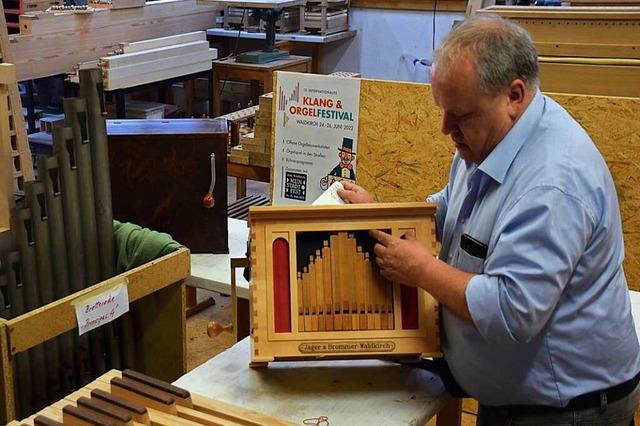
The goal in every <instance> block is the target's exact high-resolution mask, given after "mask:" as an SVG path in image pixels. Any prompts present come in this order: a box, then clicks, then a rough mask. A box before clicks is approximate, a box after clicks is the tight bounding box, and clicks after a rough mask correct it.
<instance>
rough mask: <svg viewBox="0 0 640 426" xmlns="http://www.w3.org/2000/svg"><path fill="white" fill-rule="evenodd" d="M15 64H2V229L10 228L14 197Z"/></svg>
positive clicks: (0, 179) (0, 145)
mask: <svg viewBox="0 0 640 426" xmlns="http://www.w3.org/2000/svg"><path fill="white" fill-rule="evenodd" d="M15 78H16V73H15V69H14V67H13V65H10V64H1V65H0V141H2V142H1V143H0V229H2V228H9V207H10V206H9V200H10V199H11V197H13V174H12V173H11V172H12V170H13V164H12V161H11V144H10V142H9V140H10V138H11V133H10V128H9V127H10V126H9V119H10V117H9V85H10V84H16V80H15Z"/></svg>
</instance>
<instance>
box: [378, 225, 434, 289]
mask: <svg viewBox="0 0 640 426" xmlns="http://www.w3.org/2000/svg"><path fill="white" fill-rule="evenodd" d="M369 235H370V236H371V237H372V238H374V239H375V240H376V241H377V244H376V245H375V247H374V248H373V251H374V252H375V254H376V256H377V257H376V263H377V264H378V266H379V267H380V273H381V274H382V276H383V277H385V278H387V279H389V280H391V281H395V282H397V283H401V284H405V285H408V286H411V287H416V286H418V285H419V284H420V283H421V282H422V281H424V279H425V276H426V274H427V271H426V269H427V267H428V262H429V261H430V260H432V259H433V256H432V255H431V253H430V252H429V250H428V249H427V247H425V245H424V244H422V243H421V242H420V241H418V240H417V239H416V237H414V236H413V235H412V234H405V235H403V236H402V238H398V237H394V236H392V235H389V234H387V233H386V232H383V231H379V230H377V229H373V230H371V231H369Z"/></svg>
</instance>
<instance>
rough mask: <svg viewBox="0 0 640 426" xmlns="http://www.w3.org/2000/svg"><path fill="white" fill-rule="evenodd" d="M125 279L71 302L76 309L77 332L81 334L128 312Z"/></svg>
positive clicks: (127, 294)
mask: <svg viewBox="0 0 640 426" xmlns="http://www.w3.org/2000/svg"><path fill="white" fill-rule="evenodd" d="M127 284H128V282H127V279H126V278H124V279H123V280H122V281H120V282H116V283H114V284H113V285H110V286H108V287H107V288H106V289H105V288H100V289H99V290H96V291H94V292H91V293H88V294H86V295H84V296H82V297H79V298H78V299H76V300H74V301H73V302H71V304H72V305H73V306H74V307H75V310H76V320H77V321H78V333H79V335H83V334H84V333H86V332H87V331H91V330H93V329H95V328H98V327H100V326H101V325H104V324H107V323H109V322H111V321H113V320H114V319H116V318H118V317H120V316H121V315H123V314H125V313H127V312H129V292H128V287H127Z"/></svg>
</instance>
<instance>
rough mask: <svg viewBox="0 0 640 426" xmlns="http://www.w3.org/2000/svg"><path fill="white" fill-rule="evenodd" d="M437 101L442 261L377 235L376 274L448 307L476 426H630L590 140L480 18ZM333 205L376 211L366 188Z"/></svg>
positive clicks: (520, 52)
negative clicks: (446, 157)
mask: <svg viewBox="0 0 640 426" xmlns="http://www.w3.org/2000/svg"><path fill="white" fill-rule="evenodd" d="M434 63H435V69H434V71H433V74H432V92H433V99H434V102H435V104H436V105H437V106H438V107H439V108H440V109H441V110H442V114H443V118H442V132H443V133H444V134H447V135H450V136H451V139H453V142H454V144H455V147H456V154H455V156H454V159H453V163H452V166H451V171H450V175H449V182H448V184H447V186H446V187H445V188H444V189H443V190H442V191H440V192H439V193H437V194H433V195H431V196H429V197H428V198H427V200H428V201H436V202H439V203H440V204H439V207H438V210H437V214H436V219H437V225H438V232H439V237H440V239H441V243H442V250H441V252H440V256H439V259H436V258H435V257H433V256H431V255H430V254H429V250H428V248H426V247H424V246H423V245H422V244H421V243H419V242H418V241H417V240H415V239H414V238H412V237H411V236H409V235H408V236H405V238H403V239H401V238H396V237H392V236H390V235H388V234H386V233H384V232H381V231H371V235H372V236H373V237H374V238H375V239H377V240H378V244H376V246H375V252H376V255H377V263H378V265H379V266H380V268H381V271H382V274H383V275H384V276H385V277H387V278H389V279H391V280H394V281H396V282H400V283H403V284H407V285H413V286H418V287H420V288H423V289H424V290H426V291H428V292H429V293H431V294H432V295H433V296H434V297H435V298H436V299H437V300H438V301H439V302H440V304H441V306H442V307H443V309H442V317H441V320H442V321H441V323H442V326H443V334H442V340H441V343H442V350H443V353H444V355H445V359H446V361H447V363H448V365H449V367H450V369H451V373H452V374H453V377H454V378H455V379H456V381H457V382H458V384H459V385H460V386H461V387H462V389H463V390H464V391H466V392H467V393H468V394H469V395H471V396H472V397H474V398H476V399H477V400H478V401H479V403H480V407H479V412H478V419H477V422H478V424H479V425H492V426H493V425H501V424H512V425H520V424H528V425H550V424H554V425H560V424H562V425H565V424H566V425H576V424H591V425H594V424H598V425H629V424H633V415H634V411H635V410H636V408H637V403H638V397H639V390H638V380H639V378H640V375H639V371H640V349H639V345H638V339H637V337H636V333H635V330H634V325H633V320H632V317H631V307H630V300H629V295H628V291H627V283H626V279H625V277H624V272H623V269H622V262H623V259H624V247H623V239H622V228H621V219H620V212H619V208H618V200H617V197H616V192H615V187H614V184H613V180H612V177H611V175H610V172H609V170H608V168H607V165H606V164H605V162H604V160H603V159H602V157H601V155H600V154H599V152H598V150H597V149H596V147H595V146H594V144H593V142H592V141H591V139H590V138H589V136H588V135H587V134H586V133H585V131H584V130H583V129H582V128H581V127H580V126H579V125H578V123H576V122H575V121H574V120H573V119H572V118H571V116H570V115H569V114H568V113H567V112H566V111H565V110H564V109H563V108H562V107H560V106H559V105H558V104H557V103H556V102H554V101H553V100H552V99H550V98H548V97H546V96H544V95H542V94H541V93H540V91H539V90H538V84H539V83H538V81H539V67H538V62H537V53H536V49H535V47H534V46H533V43H532V41H531V38H530V36H529V35H528V34H527V33H526V31H524V30H523V29H521V28H520V27H518V26H516V25H515V24H513V23H510V22H507V21H505V20H502V19H500V18H496V17H492V18H472V19H470V20H467V21H465V22H464V23H462V24H461V25H459V26H458V27H456V28H455V29H453V30H452V31H451V33H450V34H449V35H448V36H447V38H446V40H445V41H444V42H443V44H442V46H441V47H440V48H439V50H438V51H437V52H435V56H434ZM344 186H345V190H344V191H340V192H339V195H340V196H341V197H342V198H343V199H345V200H347V201H349V202H372V201H373V197H372V196H371V195H370V194H369V193H368V192H367V191H366V190H364V189H363V188H361V187H359V186H357V185H350V184H345V185H344Z"/></svg>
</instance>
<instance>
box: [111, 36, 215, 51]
mask: <svg viewBox="0 0 640 426" xmlns="http://www.w3.org/2000/svg"><path fill="white" fill-rule="evenodd" d="M206 39H207V33H206V31H194V32H192V33H187V34H178V35H172V36H167V37H159V38H152V39H151V40H142V41H134V42H131V43H120V48H121V49H122V52H123V53H133V52H139V51H141V50H149V49H156V48H159V47H167V46H174V45H176V44H183V43H189V42H192V41H200V40H206Z"/></svg>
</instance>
